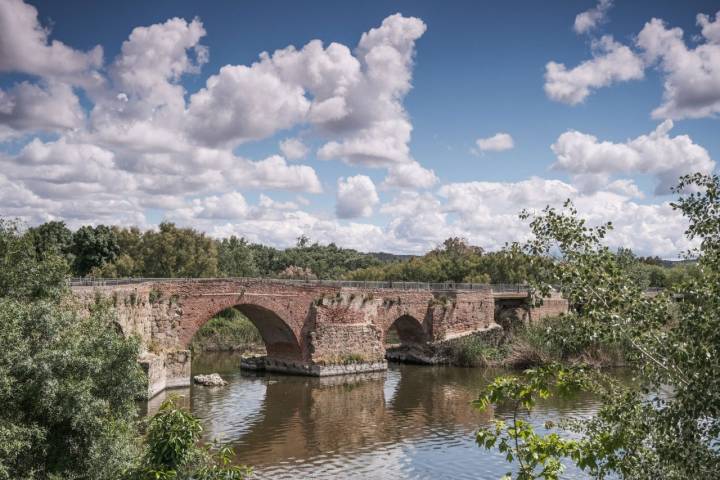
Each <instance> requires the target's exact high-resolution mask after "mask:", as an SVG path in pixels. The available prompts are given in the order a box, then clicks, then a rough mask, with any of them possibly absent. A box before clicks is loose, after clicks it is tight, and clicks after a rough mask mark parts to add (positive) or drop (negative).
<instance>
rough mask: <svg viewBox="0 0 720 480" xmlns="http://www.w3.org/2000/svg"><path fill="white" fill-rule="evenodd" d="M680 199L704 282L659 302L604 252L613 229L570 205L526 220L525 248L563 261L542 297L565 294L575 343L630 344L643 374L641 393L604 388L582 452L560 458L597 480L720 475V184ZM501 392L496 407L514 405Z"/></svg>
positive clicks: (580, 428)
mask: <svg viewBox="0 0 720 480" xmlns="http://www.w3.org/2000/svg"><path fill="white" fill-rule="evenodd" d="M676 191H677V192H678V193H679V194H680V195H681V196H680V198H679V199H678V200H677V201H676V202H675V203H673V207H674V208H676V209H677V210H679V211H680V212H682V213H683V215H684V216H685V217H686V218H687V220H688V223H689V227H688V229H687V232H686V234H687V236H688V238H689V239H691V240H696V241H697V242H698V243H699V247H698V249H697V250H696V252H695V254H696V255H697V273H696V274H695V275H694V276H692V277H689V278H686V279H684V280H683V281H682V282H681V283H679V284H678V285H676V286H674V288H673V289H672V290H670V291H666V292H663V293H660V294H658V295H647V294H645V293H644V291H643V288H642V286H641V285H638V284H637V283H636V282H635V281H634V278H633V276H632V271H631V270H629V269H628V268H626V265H625V264H624V263H623V262H624V259H623V256H622V255H617V254H615V253H613V252H611V251H610V250H609V249H608V247H606V246H605V245H604V244H603V238H604V237H605V235H606V233H607V232H608V230H609V229H611V228H612V225H611V224H610V223H608V224H604V225H600V226H595V227H590V226H588V225H586V223H585V221H584V220H583V219H580V218H579V217H578V215H577V211H576V210H575V209H574V207H573V206H572V204H571V203H569V202H568V203H567V204H566V205H565V209H564V210H562V211H558V210H556V209H553V208H546V209H545V210H544V211H543V212H542V213H541V214H540V215H537V216H531V215H529V214H527V213H525V214H523V215H522V216H523V218H526V219H529V220H530V226H531V229H532V231H533V234H534V239H533V240H532V241H530V242H529V243H528V244H527V245H525V250H526V251H527V252H528V253H529V254H530V256H531V258H533V259H536V258H542V257H546V258H555V261H554V262H553V268H552V270H551V275H550V278H549V279H548V281H547V282H541V283H538V284H537V287H538V290H537V291H538V292H539V294H540V295H543V294H547V293H548V291H549V289H550V284H551V283H554V284H559V285H561V286H562V290H563V293H564V294H565V295H566V297H567V298H568V299H569V301H570V303H571V306H572V308H573V311H574V314H575V315H576V322H578V324H579V325H580V326H581V328H578V329H576V331H575V332H574V335H576V336H580V337H583V336H584V337H587V338H588V339H598V338H600V339H605V340H608V341H621V342H623V343H624V344H625V345H627V352H626V356H627V358H628V359H629V361H630V362H631V365H632V366H633V368H634V369H635V371H636V372H637V374H638V381H639V383H640V388H639V389H637V390H628V389H624V388H622V387H620V386H619V385H617V384H613V383H612V382H609V381H607V380H601V381H596V382H595V383H594V385H593V387H592V388H593V389H594V390H595V391H597V392H598V393H599V394H600V395H601V398H602V399H603V401H604V403H603V405H602V407H601V408H600V410H599V412H598V414H597V415H596V416H595V417H594V418H593V419H590V420H588V421H583V422H575V423H574V424H573V425H572V427H573V429H574V430H575V431H577V432H578V433H580V434H581V435H582V436H583V442H582V443H581V444H579V446H578V448H579V450H577V451H575V452H574V453H573V454H572V455H567V453H568V452H563V451H558V452H556V453H555V454H554V455H555V456H556V457H561V456H569V457H570V459H571V460H573V461H575V462H576V463H577V464H578V465H579V466H580V467H581V468H585V469H587V470H588V471H591V472H592V473H593V475H594V476H596V477H597V478H606V477H607V476H608V475H610V474H614V475H619V476H620V477H621V478H632V479H648V480H649V479H658V478H662V479H681V478H715V477H716V475H717V472H718V471H719V470H720V450H718V443H717V442H718V438H720V378H719V377H718V375H717V372H719V371H720V178H718V177H717V176H707V175H702V174H696V175H692V176H686V177H683V178H682V179H681V181H680V184H679V186H678V188H677V189H676ZM556 253H559V256H556V255H555V254H556ZM496 391H499V392H500V395H498V396H497V397H496V398H493V399H492V400H493V401H497V400H500V399H501V398H510V399H512V395H511V394H510V393H508V392H503V391H501V390H496ZM590 460H592V461H590ZM535 474H537V472H535ZM519 478H537V477H532V476H529V477H519Z"/></svg>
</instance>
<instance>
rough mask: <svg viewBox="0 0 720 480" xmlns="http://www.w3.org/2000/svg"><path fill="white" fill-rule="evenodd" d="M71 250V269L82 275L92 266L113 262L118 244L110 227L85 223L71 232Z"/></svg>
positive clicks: (117, 251)
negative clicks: (73, 257)
mask: <svg viewBox="0 0 720 480" xmlns="http://www.w3.org/2000/svg"><path fill="white" fill-rule="evenodd" d="M71 250H72V253H73V254H74V255H75V260H74V263H73V271H74V273H75V274H76V275H79V276H81V277H84V276H85V275H87V274H88V273H90V270H92V269H93V268H96V267H97V268H100V267H102V266H103V265H105V264H106V263H111V262H113V261H114V260H115V258H116V257H117V255H118V253H119V252H120V245H118V241H117V236H116V233H115V232H114V231H113V230H112V229H111V228H110V227H108V226H106V225H98V226H97V227H91V226H89V225H85V226H83V227H80V228H79V229H78V230H77V231H75V233H74V234H73V238H72V248H71Z"/></svg>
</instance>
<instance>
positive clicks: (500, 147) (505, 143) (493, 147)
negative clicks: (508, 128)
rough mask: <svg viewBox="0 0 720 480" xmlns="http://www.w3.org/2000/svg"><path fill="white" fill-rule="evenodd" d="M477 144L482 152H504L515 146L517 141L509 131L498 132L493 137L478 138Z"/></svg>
mask: <svg viewBox="0 0 720 480" xmlns="http://www.w3.org/2000/svg"><path fill="white" fill-rule="evenodd" d="M475 145H477V148H478V150H479V151H480V152H502V151H505V150H511V149H512V148H513V147H515V142H514V141H513V138H512V136H511V135H510V134H509V133H496V134H495V135H493V136H492V137H488V138H478V139H477V140H476V141H475Z"/></svg>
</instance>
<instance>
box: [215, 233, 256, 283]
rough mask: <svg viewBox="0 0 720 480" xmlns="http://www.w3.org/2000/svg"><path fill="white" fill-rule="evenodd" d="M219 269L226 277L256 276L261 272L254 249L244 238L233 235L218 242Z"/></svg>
mask: <svg viewBox="0 0 720 480" xmlns="http://www.w3.org/2000/svg"><path fill="white" fill-rule="evenodd" d="M218 270H219V272H220V275H222V276H224V277H254V276H257V275H258V274H259V272H258V268H257V266H256V265H255V259H254V256H253V251H252V249H251V248H250V245H249V244H248V243H247V241H246V240H245V239H244V238H237V237H236V236H234V235H233V236H231V237H230V238H223V239H222V240H221V241H220V242H218Z"/></svg>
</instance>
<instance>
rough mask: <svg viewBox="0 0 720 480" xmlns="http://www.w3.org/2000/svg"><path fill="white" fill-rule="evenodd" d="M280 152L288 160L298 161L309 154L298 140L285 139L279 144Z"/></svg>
mask: <svg viewBox="0 0 720 480" xmlns="http://www.w3.org/2000/svg"><path fill="white" fill-rule="evenodd" d="M279 146H280V151H281V152H282V154H283V155H284V156H285V158H287V159H288V160H300V159H301V158H305V157H306V156H307V154H308V152H309V149H308V147H307V145H305V144H304V143H303V142H302V140H300V139H299V138H286V139H284V140H282V141H281V142H280V145H279Z"/></svg>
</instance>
